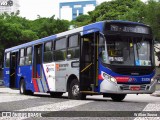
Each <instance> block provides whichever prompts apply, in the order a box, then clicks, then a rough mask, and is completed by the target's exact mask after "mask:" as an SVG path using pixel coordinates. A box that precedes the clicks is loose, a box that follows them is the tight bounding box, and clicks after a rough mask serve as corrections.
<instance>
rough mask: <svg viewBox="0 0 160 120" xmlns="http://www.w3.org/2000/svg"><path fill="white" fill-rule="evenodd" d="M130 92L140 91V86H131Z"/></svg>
mask: <svg viewBox="0 0 160 120" xmlns="http://www.w3.org/2000/svg"><path fill="white" fill-rule="evenodd" d="M130 90H132V91H138V90H140V86H131V87H130Z"/></svg>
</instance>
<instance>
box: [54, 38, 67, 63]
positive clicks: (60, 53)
mask: <svg viewBox="0 0 160 120" xmlns="http://www.w3.org/2000/svg"><path fill="white" fill-rule="evenodd" d="M53 53H54V61H58V60H65V59H66V38H61V39H59V40H56V41H55V50H54V52H53Z"/></svg>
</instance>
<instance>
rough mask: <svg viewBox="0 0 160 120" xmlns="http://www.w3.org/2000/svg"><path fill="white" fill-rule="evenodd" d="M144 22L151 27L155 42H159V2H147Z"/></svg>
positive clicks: (152, 0)
mask: <svg viewBox="0 0 160 120" xmlns="http://www.w3.org/2000/svg"><path fill="white" fill-rule="evenodd" d="M144 22H145V23H146V24H148V25H150V26H151V27H152V30H153V33H154V36H155V38H156V40H159V41H160V2H156V1H154V0H149V1H148V4H146V7H145V18H144Z"/></svg>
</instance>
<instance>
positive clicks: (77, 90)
mask: <svg viewBox="0 0 160 120" xmlns="http://www.w3.org/2000/svg"><path fill="white" fill-rule="evenodd" d="M72 94H73V95H74V96H78V94H79V86H78V85H74V86H73V87H72Z"/></svg>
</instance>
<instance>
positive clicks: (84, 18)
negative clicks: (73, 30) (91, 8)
mask: <svg viewBox="0 0 160 120" xmlns="http://www.w3.org/2000/svg"><path fill="white" fill-rule="evenodd" d="M90 21H91V19H90V16H89V15H80V16H78V17H77V18H76V19H75V20H73V21H71V24H72V25H74V27H81V26H84V25H87V24H89V23H90Z"/></svg>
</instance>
